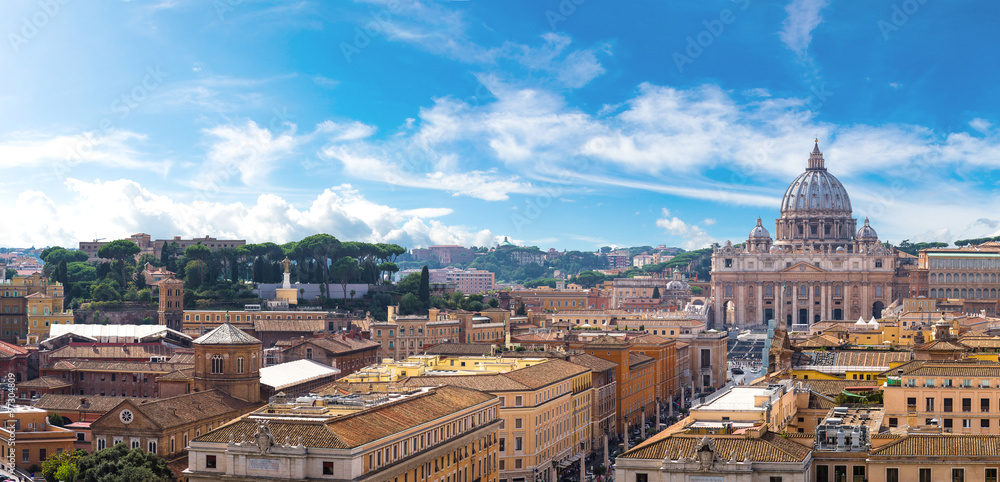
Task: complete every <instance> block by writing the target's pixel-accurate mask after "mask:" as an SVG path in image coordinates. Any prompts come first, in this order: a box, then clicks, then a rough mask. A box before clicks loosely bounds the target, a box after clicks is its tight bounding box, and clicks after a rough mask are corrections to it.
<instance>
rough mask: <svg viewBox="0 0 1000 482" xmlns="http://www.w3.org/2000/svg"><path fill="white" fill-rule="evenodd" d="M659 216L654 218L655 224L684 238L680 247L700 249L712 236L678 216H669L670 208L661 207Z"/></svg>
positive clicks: (710, 240) (708, 242) (706, 244)
mask: <svg viewBox="0 0 1000 482" xmlns="http://www.w3.org/2000/svg"><path fill="white" fill-rule="evenodd" d="M661 216H662V217H660V218H659V219H657V220H656V225H657V226H659V227H661V228H663V229H664V230H666V232H667V233H669V234H670V235H672V236H675V237H678V238H680V239H682V240H684V242H683V245H682V247H684V248H685V249H700V248H704V247H706V246H708V245H709V244H711V243H712V242H713V241H714V238H712V237H711V236H709V235H708V233H706V232H705V231H704V230H702V229H701V228H700V227H698V226H697V225H695V224H688V223H686V222H684V221H683V220H681V219H680V218H678V217H677V216H671V215H670V210H669V209H667V208H663V210H662V211H661Z"/></svg>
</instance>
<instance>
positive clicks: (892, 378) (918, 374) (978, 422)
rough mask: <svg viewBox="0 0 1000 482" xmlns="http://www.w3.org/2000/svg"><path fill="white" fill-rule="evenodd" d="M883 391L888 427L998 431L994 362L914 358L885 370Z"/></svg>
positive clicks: (999, 385)
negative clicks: (894, 368) (893, 368)
mask: <svg viewBox="0 0 1000 482" xmlns="http://www.w3.org/2000/svg"><path fill="white" fill-rule="evenodd" d="M892 372H893V371H892V370H890V371H889V373H892ZM883 391H884V394H885V395H884V404H885V423H886V425H887V426H888V427H890V428H894V427H921V426H928V425H931V426H934V427H937V428H939V429H941V430H942V431H944V432H946V433H948V432H950V433H961V434H994V435H997V434H1000V364H998V363H995V362H982V361H980V362H978V363H976V362H972V361H962V362H948V361H943V362H937V361H926V362H921V361H914V362H910V363H907V364H905V365H902V366H900V367H898V368H897V369H896V370H895V373H894V374H891V375H889V377H888V380H887V381H886V383H885V385H884V386H883Z"/></svg>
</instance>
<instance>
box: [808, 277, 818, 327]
mask: <svg viewBox="0 0 1000 482" xmlns="http://www.w3.org/2000/svg"><path fill="white" fill-rule="evenodd" d="M806 286H807V288H806V290H808V291H809V297H808V298H807V299H808V300H809V301H808V302H809V309H808V310H806V318H807V319H806V326H811V325H812V324H813V320H814V319H815V318H814V317H813V314H814V313H815V312H816V286H815V285H812V284H809V285H806Z"/></svg>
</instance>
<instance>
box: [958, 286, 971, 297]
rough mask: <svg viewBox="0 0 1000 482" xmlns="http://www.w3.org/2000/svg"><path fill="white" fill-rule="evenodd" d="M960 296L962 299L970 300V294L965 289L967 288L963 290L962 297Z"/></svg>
mask: <svg viewBox="0 0 1000 482" xmlns="http://www.w3.org/2000/svg"><path fill="white" fill-rule="evenodd" d="M959 296H960V297H961V298H962V299H966V298H968V297H969V292H968V291H966V289H965V288H962V294H961V295H959Z"/></svg>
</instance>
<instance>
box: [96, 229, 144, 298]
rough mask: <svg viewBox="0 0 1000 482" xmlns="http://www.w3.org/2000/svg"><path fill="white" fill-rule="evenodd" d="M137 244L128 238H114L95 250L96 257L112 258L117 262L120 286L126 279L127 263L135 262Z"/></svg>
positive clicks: (123, 284) (137, 251) (137, 252)
mask: <svg viewBox="0 0 1000 482" xmlns="http://www.w3.org/2000/svg"><path fill="white" fill-rule="evenodd" d="M139 251H140V249H139V245H137V244H135V243H133V242H132V241H131V240H129V239H116V240H114V241H112V242H110V243H108V244H105V245H104V246H101V249H99V250H97V257H98V258H104V259H113V260H115V261H117V262H118V265H119V267H120V269H121V278H119V279H118V280H119V281H120V282H121V283H122V284H121V286H122V287H124V286H125V285H126V284H127V283H128V280H127V279H126V278H125V268H126V266H127V265H129V264H134V263H135V255H137V254H139Z"/></svg>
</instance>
